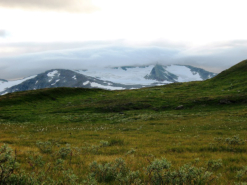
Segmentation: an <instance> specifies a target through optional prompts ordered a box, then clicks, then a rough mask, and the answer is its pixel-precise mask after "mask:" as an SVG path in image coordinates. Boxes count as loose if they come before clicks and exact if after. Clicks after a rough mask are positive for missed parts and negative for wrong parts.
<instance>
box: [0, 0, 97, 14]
mask: <svg viewBox="0 0 247 185" xmlns="http://www.w3.org/2000/svg"><path fill="white" fill-rule="evenodd" d="M0 7H6V8H20V9H28V10H46V11H63V12H80V13H91V12H94V11H97V10H98V7H96V6H95V5H94V4H93V3H92V1H91V0H0Z"/></svg>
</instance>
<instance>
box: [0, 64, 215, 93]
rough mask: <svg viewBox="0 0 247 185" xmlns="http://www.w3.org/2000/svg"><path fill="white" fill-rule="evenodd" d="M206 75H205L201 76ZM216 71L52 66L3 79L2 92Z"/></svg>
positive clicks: (158, 81) (179, 78) (135, 84)
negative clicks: (83, 68)
mask: <svg viewBox="0 0 247 185" xmlns="http://www.w3.org/2000/svg"><path fill="white" fill-rule="evenodd" d="M172 72H174V73H175V74H173V73H172ZM203 73H205V74H206V75H205V74H203ZM203 75H204V78H202V76H203ZM214 75H216V74H215V73H211V72H207V71H205V70H203V69H200V68H195V67H192V66H184V65H169V66H162V65H158V64H157V65H150V66H148V65H145V66H120V67H114V68H104V69H98V68H94V69H91V70H90V69H89V70H68V69H51V70H48V71H45V72H44V73H40V74H38V75H34V76H31V77H28V78H25V79H22V80H19V81H13V82H9V83H7V82H6V83H4V82H2V86H3V87H2V88H1V86H0V94H1V95H3V94H6V93H12V92H16V91H26V90H36V89H42V88H55V87H75V88H76V87H82V88H103V89H107V90H124V89H136V88H142V87H150V86H159V85H165V84H169V83H174V82H186V81H197V80H205V79H208V78H209V77H211V76H214ZM8 84H10V85H8ZM4 85H5V86H4ZM1 89H2V90H1Z"/></svg>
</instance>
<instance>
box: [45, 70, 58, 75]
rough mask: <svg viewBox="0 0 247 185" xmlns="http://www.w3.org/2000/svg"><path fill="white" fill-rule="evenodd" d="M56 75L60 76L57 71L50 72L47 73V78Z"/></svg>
mask: <svg viewBox="0 0 247 185" xmlns="http://www.w3.org/2000/svg"><path fill="white" fill-rule="evenodd" d="M56 74H58V76H59V75H60V74H59V72H58V70H54V71H52V72H49V73H47V76H48V77H54V76H55V75H56Z"/></svg>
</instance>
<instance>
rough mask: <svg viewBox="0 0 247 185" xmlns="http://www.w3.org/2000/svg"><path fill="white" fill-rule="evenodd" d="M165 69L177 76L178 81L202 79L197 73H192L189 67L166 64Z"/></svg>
mask: <svg viewBox="0 0 247 185" xmlns="http://www.w3.org/2000/svg"><path fill="white" fill-rule="evenodd" d="M165 69H166V70H167V71H168V72H170V73H173V74H175V75H176V76H178V82H188V81H200V80H203V79H202V78H201V77H200V75H199V73H195V74H193V73H192V72H191V70H190V68H188V67H186V66H180V65H170V66H166V67H165Z"/></svg>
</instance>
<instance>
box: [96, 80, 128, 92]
mask: <svg viewBox="0 0 247 185" xmlns="http://www.w3.org/2000/svg"><path fill="white" fill-rule="evenodd" d="M91 87H98V88H102V89H108V90H123V89H125V88H123V87H112V86H104V85H101V84H98V83H95V82H91Z"/></svg>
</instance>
